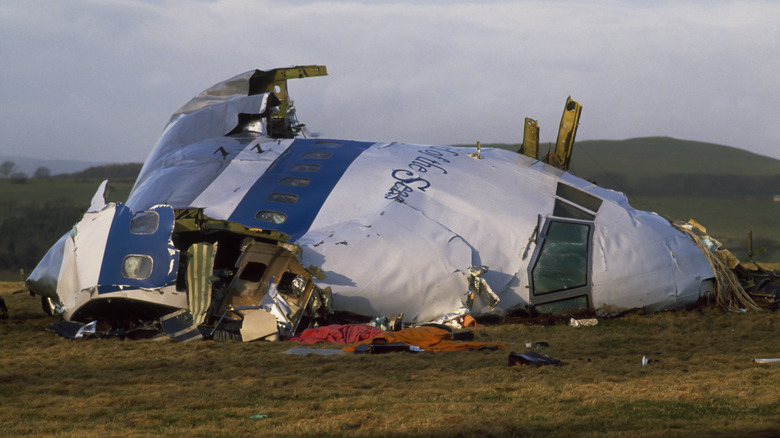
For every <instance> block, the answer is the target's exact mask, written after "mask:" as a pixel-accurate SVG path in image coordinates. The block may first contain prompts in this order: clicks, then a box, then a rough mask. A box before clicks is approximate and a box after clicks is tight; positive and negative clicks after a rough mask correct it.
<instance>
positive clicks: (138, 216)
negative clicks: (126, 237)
mask: <svg viewBox="0 0 780 438" xmlns="http://www.w3.org/2000/svg"><path fill="white" fill-rule="evenodd" d="M159 226H160V215H158V214H157V212H154V211H139V212H137V213H135V214H134V215H133V219H131V220H130V233H132V234H154V233H155V232H156V231H157V228H158V227H159Z"/></svg>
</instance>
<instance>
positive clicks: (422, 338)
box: [344, 326, 504, 353]
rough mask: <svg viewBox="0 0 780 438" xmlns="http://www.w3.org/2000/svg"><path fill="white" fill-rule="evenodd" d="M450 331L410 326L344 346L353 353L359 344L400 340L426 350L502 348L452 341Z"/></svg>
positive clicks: (387, 342) (494, 345) (485, 344)
mask: <svg viewBox="0 0 780 438" xmlns="http://www.w3.org/2000/svg"><path fill="white" fill-rule="evenodd" d="M451 339H452V335H451V334H450V332H448V331H447V330H444V329H440V328H437V327H425V326H423V327H411V328H407V329H403V330H401V331H397V332H384V333H382V334H380V335H378V336H376V337H374V338H371V339H367V340H365V341H362V342H358V343H357V344H355V345H350V346H349V347H346V348H344V351H346V352H347V353H354V352H355V348H356V347H357V346H358V345H361V344H380V343H383V344H384V343H386V344H392V343H394V342H401V343H404V344H406V345H413V346H415V347H420V348H421V349H423V350H428V351H464V350H480V349H484V348H492V349H499V350H500V349H503V348H504V346H503V345H500V344H491V343H487V342H460V341H453V340H451Z"/></svg>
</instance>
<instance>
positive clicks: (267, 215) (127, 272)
mask: <svg viewBox="0 0 780 438" xmlns="http://www.w3.org/2000/svg"><path fill="white" fill-rule="evenodd" d="M314 145H315V146H317V147H320V148H325V149H334V148H338V147H341V146H342V144H341V143H337V142H327V141H320V142H317V143H315V144H314ZM332 156H333V154H332V153H331V152H324V151H312V152H306V153H305V154H303V155H302V156H301V158H304V159H308V160H327V159H328V158H330V157H332ZM320 168H321V166H320V165H319V164H296V165H294V166H293V167H292V168H291V169H290V170H291V171H293V172H317V171H319V170H320ZM309 183H311V180H310V179H309V178H302V177H285V178H282V179H281V180H279V181H278V184H279V185H282V186H290V187H306V186H308V185H309ZM266 199H267V200H269V201H271V202H278V203H281V204H295V203H296V202H298V195H294V194H292V193H271V194H270V195H268V197H267V198H266ZM255 217H256V218H257V219H259V220H261V221H265V222H270V223H273V224H281V223H283V222H284V221H285V220H287V215H285V214H284V213H280V212H277V211H270V210H261V211H259V212H257V214H256V215H255ZM159 226H160V215H158V214H157V213H156V212H154V211H139V212H137V213H135V214H133V218H132V219H131V220H130V233H131V234H137V235H149V234H154V233H155V232H156V231H157V229H158V228H159ZM153 265H154V263H153V260H152V258H151V257H150V256H148V255H142V254H130V255H128V256H126V257H125V258H124V259H123V260H122V276H124V277H125V278H129V279H134V280H143V279H146V278H149V276H151V275H152V267H153Z"/></svg>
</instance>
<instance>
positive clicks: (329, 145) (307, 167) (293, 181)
mask: <svg viewBox="0 0 780 438" xmlns="http://www.w3.org/2000/svg"><path fill="white" fill-rule="evenodd" d="M342 145H343V144H342V143H338V142H332V141H318V142H316V143H314V146H315V147H320V148H325V149H335V148H338V147H341V146H342ZM332 156H333V154H332V153H331V152H325V151H312V152H306V153H304V154H303V155H301V158H304V159H307V160H327V159H328V158H330V157H332ZM321 168H322V166H321V165H319V164H295V165H293V166H292V167H291V168H290V171H292V172H306V173H313V172H318V171H319V170H320V169H321ZM310 183H311V180H310V179H309V178H305V177H297V176H286V177H284V178H282V179H280V180H279V181H277V184H278V185H280V186H289V187H307V186H308V185H309V184H310ZM266 200H267V201H270V202H277V203H280V204H295V203H296V202H298V195H295V194H292V193H282V192H275V193H271V194H270V195H268V197H267V198H266ZM255 219H257V220H259V221H263V222H269V223H272V224H276V225H279V224H283V223H284V222H285V221H286V220H287V215H286V214H284V213H282V212H279V211H273V210H260V211H258V212H257V213H256V214H255Z"/></svg>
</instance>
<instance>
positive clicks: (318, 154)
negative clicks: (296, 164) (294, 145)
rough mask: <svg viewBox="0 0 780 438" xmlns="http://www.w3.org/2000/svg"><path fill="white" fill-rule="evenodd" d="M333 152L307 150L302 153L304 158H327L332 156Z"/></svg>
mask: <svg viewBox="0 0 780 438" xmlns="http://www.w3.org/2000/svg"><path fill="white" fill-rule="evenodd" d="M332 156H333V154H331V153H330V152H306V153H305V154H303V155H302V158H306V159H309V160H327V159H328V158H330V157H332Z"/></svg>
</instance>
